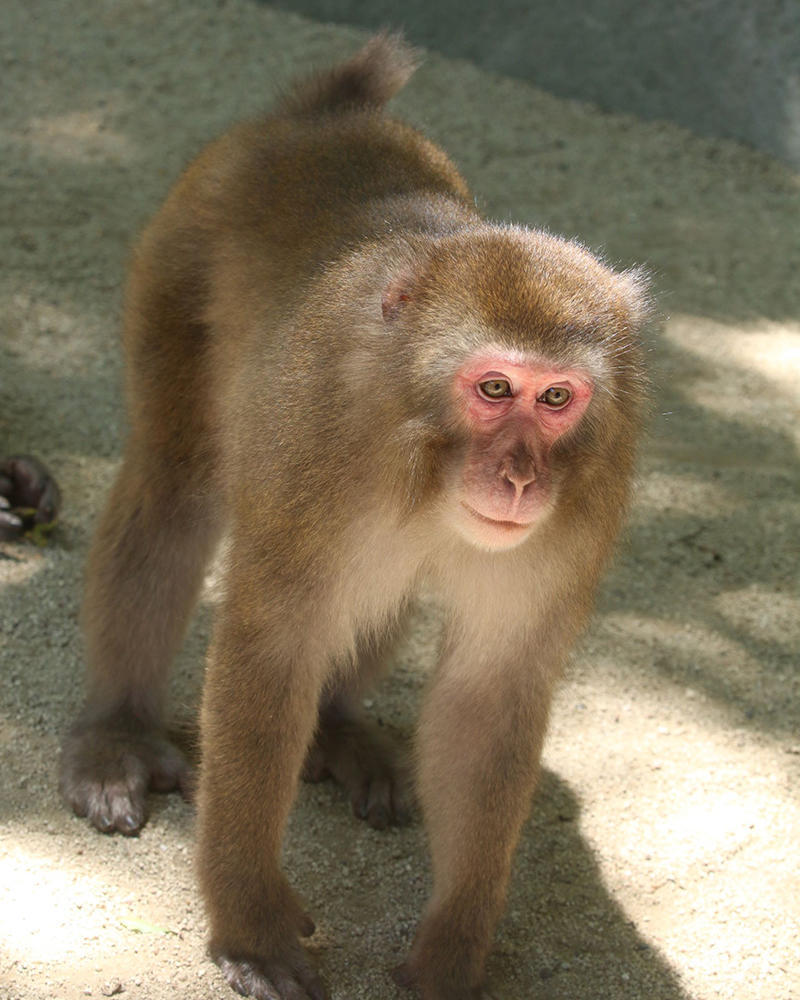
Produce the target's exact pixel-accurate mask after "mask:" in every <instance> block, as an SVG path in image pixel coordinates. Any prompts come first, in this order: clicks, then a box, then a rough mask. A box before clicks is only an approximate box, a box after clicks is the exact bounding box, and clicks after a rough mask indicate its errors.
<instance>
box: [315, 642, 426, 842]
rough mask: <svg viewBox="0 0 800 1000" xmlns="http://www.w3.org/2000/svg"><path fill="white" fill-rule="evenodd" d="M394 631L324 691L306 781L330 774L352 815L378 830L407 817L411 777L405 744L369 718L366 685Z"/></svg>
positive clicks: (375, 671) (360, 656)
mask: <svg viewBox="0 0 800 1000" xmlns="http://www.w3.org/2000/svg"><path fill="white" fill-rule="evenodd" d="M395 639H396V635H395V634H394V633H393V634H392V635H391V636H390V637H389V638H388V639H387V640H386V641H385V642H384V643H381V644H380V645H379V646H378V647H374V646H373V645H372V644H370V645H367V644H366V643H365V645H364V648H363V649H362V650H361V653H360V655H359V662H358V666H357V670H356V671H355V672H354V673H352V674H351V673H350V672H349V671H347V672H343V673H341V674H337V675H335V677H334V679H333V680H332V682H331V685H330V686H329V687H328V688H327V689H326V691H325V692H324V694H323V696H322V699H321V702H320V710H319V719H318V722H317V731H316V735H315V737H314V742H313V743H312V745H311V747H310V748H309V751H308V754H307V756H306V761H305V766H304V769H303V779H304V780H305V781H309V782H316V781H322V780H324V779H325V778H328V777H331V778H333V779H334V781H336V782H338V784H340V785H341V786H342V788H344V790H345V792H346V793H347V795H348V797H349V799H350V803H351V805H352V807H353V813H354V814H355V815H356V816H358V817H360V818H361V819H364V820H366V821H367V823H368V824H369V825H370V826H371V827H374V828H375V829H377V830H383V829H385V828H386V827H387V826H390V825H394V824H398V825H402V824H404V823H407V822H408V820H409V810H410V800H411V798H412V791H411V789H412V783H413V782H412V777H411V774H410V768H409V765H408V762H407V761H406V755H405V754H404V753H403V750H402V747H400V746H398V745H397V744H396V743H395V741H394V740H393V739H392V738H391V736H390V735H389V733H387V732H386V731H385V729H383V728H382V727H381V726H380V725H378V724H376V723H374V722H372V721H371V720H370V719H367V718H365V716H364V712H363V709H362V707H361V699H362V696H363V692H364V688H365V685H367V684H368V683H369V681H370V679H371V678H372V677H373V675H374V674H376V673H378V672H379V671H380V669H381V664H382V660H383V658H384V656H385V654H386V650H387V648H389V647H390V646H391V644H392V643H393V642H394V640H395Z"/></svg>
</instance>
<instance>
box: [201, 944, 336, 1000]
mask: <svg viewBox="0 0 800 1000" xmlns="http://www.w3.org/2000/svg"><path fill="white" fill-rule="evenodd" d="M214 961H215V962H216V963H217V965H218V966H219V968H220V971H221V972H222V975H223V976H224V977H225V979H226V981H227V983H228V985H229V986H230V987H232V988H233V989H234V990H236V992H237V993H240V994H241V995H242V996H243V997H255V998H256V1000H328V992H327V990H326V989H325V987H324V986H323V985H322V980H321V979H320V978H319V976H318V975H317V973H316V971H315V970H314V968H313V966H312V965H311V962H310V961H309V960H308V958H307V957H306V954H305V951H304V950H303V947H302V945H300V944H299V943H295V944H294V945H292V946H291V948H289V949H287V950H286V952H285V953H284V954H283V955H281V956H280V958H276V959H275V960H274V961H272V962H265V961H262V960H260V959H244V958H228V956H227V955H224V954H222V955H216V956H214Z"/></svg>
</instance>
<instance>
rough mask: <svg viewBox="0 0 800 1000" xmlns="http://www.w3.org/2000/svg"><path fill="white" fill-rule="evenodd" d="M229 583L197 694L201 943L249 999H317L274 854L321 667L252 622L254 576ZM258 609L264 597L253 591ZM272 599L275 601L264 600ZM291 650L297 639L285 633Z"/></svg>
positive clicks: (307, 926)
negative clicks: (206, 922)
mask: <svg viewBox="0 0 800 1000" xmlns="http://www.w3.org/2000/svg"><path fill="white" fill-rule="evenodd" d="M238 592H239V593H240V594H242V595H243V596H242V599H241V600H239V599H238V598H237V588H236V587H233V588H231V593H230V595H229V598H228V601H227V608H226V611H225V612H224V614H223V616H222V620H221V623H220V626H219V627H218V630H217V635H216V637H215V641H214V648H213V649H212V654H211V663H210V666H209V676H208V680H207V682H206V689H205V694H204V700H203V760H202V767H201V778H200V790H199V874H200V883H201V888H202V890H203V894H204V896H205V900H206V906H207V909H208V913H209V917H210V922H211V941H210V946H209V947H210V951H211V955H212V957H213V958H214V960H215V961H216V962H217V964H218V965H219V967H220V969H221V970H222V973H223V975H224V976H225V978H226V979H227V981H228V983H229V984H230V985H231V986H232V987H233V989H235V990H236V991H237V992H238V993H241V994H242V995H244V996H252V997H256V998H258V1000H325V997H326V996H327V994H326V992H325V989H324V987H323V985H322V983H321V981H320V980H319V978H318V976H317V974H316V972H315V971H314V969H313V967H312V965H311V963H310V961H309V959H308V957H307V955H306V952H305V949H304V948H303V947H302V945H301V944H300V942H299V940H298V935H303V936H307V935H308V934H310V933H312V932H313V930H314V925H313V923H312V922H311V920H310V919H309V918H308V917H307V916H306V914H305V913H304V912H303V909H302V907H301V906H300V904H299V903H298V901H297V899H296V898H295V896H294V894H293V892H292V890H291V889H290V888H289V885H288V883H287V881H286V878H285V877H284V875H283V873H282V872H281V870H280V867H279V862H278V857H279V852H280V846H281V840H282V837H283V832H284V827H285V824H286V820H287V817H288V814H289V810H290V808H291V805H292V801H293V799H294V796H295V790H296V786H297V781H298V776H299V773H300V769H301V766H302V763H303V758H304V755H305V753H306V749H307V747H308V744H309V742H310V740H311V738H312V734H313V731H314V723H315V719H316V713H317V704H318V700H319V692H320V688H321V680H322V678H321V676H319V675H320V674H321V671H317V672H315V671H314V669H313V666H311V665H309V664H308V663H307V662H299V661H298V659H296V658H295V657H294V656H292V655H291V653H289V652H287V651H288V650H290V649H291V648H292V645H291V639H289V638H288V637H287V636H286V634H285V632H283V631H282V630H281V629H280V627H276V625H275V623H273V622H270V621H268V620H254V619H255V618H257V615H258V612H255V614H254V612H253V602H254V595H257V599H258V602H259V604H260V602H261V599H262V595H263V586H259V585H257V584H255V583H254V584H253V587H252V588H248V587H241V588H239V590H238ZM263 599H264V603H265V604H266V606H267V607H269V604H270V601H269V595H264V596H263ZM276 604H277V602H276ZM293 646H294V649H296V648H297V641H296V634H295V641H294V644H293Z"/></svg>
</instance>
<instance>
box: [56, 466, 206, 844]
mask: <svg viewBox="0 0 800 1000" xmlns="http://www.w3.org/2000/svg"><path fill="white" fill-rule="evenodd" d="M153 466H154V463H153V456H152V455H151V456H149V457H148V456H146V455H145V454H142V453H139V452H138V449H137V447H136V446H133V447H131V448H129V451H128V455H127V457H126V459H125V463H124V465H123V468H122V470H121V472H120V474H119V477H118V479H117V482H116V484H115V486H114V488H113V490H112V493H111V496H110V498H109V502H108V506H107V508H106V511H105V514H104V515H103V518H102V521H101V523H100V527H99V529H98V532H97V535H96V537H95V540H94V544H93V547H92V552H91V555H90V559H89V567H88V574H87V586H86V597H85V601H84V609H83V617H84V631H85V633H86V647H87V658H88V663H89V676H88V682H89V683H88V697H87V701H86V705H85V707H84V709H83V711H82V712H81V714H80V715H79V717H78V719H77V721H76V722H75V724H74V725H73V727H72V728H71V730H70V731H69V733H68V735H67V737H66V739H65V741H64V745H63V750H62V757H61V776H60V788H61V792H62V795H63V796H64V798H65V799H66V800H67V802H68V803H69V804H70V805H71V806H72V808H73V809H74V811H75V812H76V813H77V814H78V815H79V816H87V817H88V818H89V820H90V822H91V823H92V824H93V825H94V826H95V827H97V829H99V830H101V831H103V832H113V831H115V830H117V831H119V832H120V833H124V834H135V833H136V832H138V830H139V829H140V828H141V826H142V825H143V824H144V821H145V816H146V810H145V803H146V797H147V793H148V790H150V789H152V790H155V791H164V792H166V791H172V790H176V789H177V790H180V791H181V792H182V793H183V794H184V795H185V796H188V795H189V794H190V792H191V784H192V774H191V769H190V768H189V765H188V764H187V762H186V761H185V759H184V757H183V755H182V754H181V753H180V751H179V750H178V749H177V748H176V747H175V746H173V745H172V744H171V743H170V741H169V740H168V738H167V735H166V732H165V729H164V720H163V710H164V697H165V689H166V682H167V676H168V668H169V663H170V661H171V660H172V658H173V656H174V654H175V652H176V651H177V648H178V646H179V645H180V642H181V640H182V638H183V634H184V630H185V626H186V623H187V621H188V618H189V615H190V613H191V610H192V607H193V605H194V603H195V599H196V596H197V593H198V590H199V588H200V585H201V583H202V577H203V570H204V568H205V565H206V562H207V560H208V558H209V556H210V551H211V548H212V546H213V543H214V541H215V539H216V531H215V530H214V527H213V518H212V516H211V511H210V509H209V501H208V500H206V499H204V498H203V497H201V496H186V495H182V494H183V493H184V492H185V485H184V484H183V483H182V482H181V476H185V475H186V473H185V472H183V471H181V470H180V469H178V468H175V469H173V470H171V472H170V473H169V474H167V475H164V474H163V471H162V474H159V472H158V471H156V470H155V469H154V467H153Z"/></svg>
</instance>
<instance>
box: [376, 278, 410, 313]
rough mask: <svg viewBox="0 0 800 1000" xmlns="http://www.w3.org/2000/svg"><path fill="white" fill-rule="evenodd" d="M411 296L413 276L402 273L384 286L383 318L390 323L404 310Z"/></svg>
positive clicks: (382, 297)
mask: <svg viewBox="0 0 800 1000" xmlns="http://www.w3.org/2000/svg"><path fill="white" fill-rule="evenodd" d="M410 298H411V276H410V275H408V274H402V275H400V276H399V277H397V278H393V279H392V281H390V282H389V284H388V285H387V286H386V288H384V290H383V295H382V296H381V312H382V313H383V318H384V319H385V320H386V321H387V323H390V322H391V321H392V320H393V319H395V318H396V317H397V316H399V314H400V313H401V312H402V311H403V309H404V307H405V304H406V302H408V301H409V299H410Z"/></svg>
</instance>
